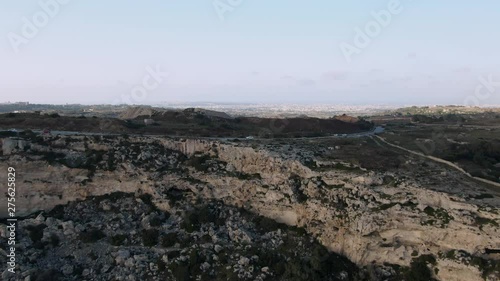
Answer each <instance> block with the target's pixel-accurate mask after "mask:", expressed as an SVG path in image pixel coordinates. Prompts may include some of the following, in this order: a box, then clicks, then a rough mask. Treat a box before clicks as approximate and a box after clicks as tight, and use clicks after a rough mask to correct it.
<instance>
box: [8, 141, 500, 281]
mask: <svg viewBox="0 0 500 281" xmlns="http://www.w3.org/2000/svg"><path fill="white" fill-rule="evenodd" d="M11 142H12V141H10V140H9V141H4V142H3V143H4V146H5V143H7V144H8V148H7V149H6V148H5V147H3V151H4V155H3V156H2V158H3V159H2V162H0V169H1V170H2V171H6V168H7V166H13V167H15V168H16V170H17V181H18V182H17V190H16V193H17V202H16V203H17V204H16V207H17V214H18V215H27V214H29V213H32V212H35V211H38V210H49V209H51V208H53V207H54V206H56V205H58V204H65V203H67V202H70V201H75V200H79V199H84V198H86V197H88V196H94V195H103V194H109V193H112V192H117V191H122V192H131V193H149V194H151V195H153V201H154V202H155V203H156V205H157V206H158V207H159V208H162V207H163V208H167V207H168V204H169V203H168V202H167V200H165V199H164V198H163V194H166V193H168V192H171V191H172V190H174V189H175V190H180V191H182V192H187V193H189V194H192V196H194V197H196V198H200V199H218V200H222V201H224V202H225V203H226V204H230V205H234V206H238V207H242V208H245V209H247V210H250V211H252V212H255V213H258V214H260V215H263V216H266V217H269V218H273V219H275V220H277V221H280V222H284V223H287V224H289V225H296V226H299V227H303V228H304V229H306V230H307V231H308V232H309V233H311V234H313V235H314V236H316V237H318V239H319V240H320V241H321V243H323V245H325V246H327V247H328V248H329V249H331V250H332V251H335V252H337V253H341V254H344V255H346V256H347V257H348V258H349V259H351V260H352V261H354V262H355V263H357V264H359V265H363V266H369V265H370V264H372V263H373V262H375V263H377V264H382V263H390V264H398V265H405V266H407V265H409V264H410V262H411V261H412V260H413V259H414V258H416V257H418V256H422V255H433V256H435V257H436V258H437V264H436V265H435V266H434V267H435V268H438V269H439V271H436V272H437V275H436V278H439V279H441V280H484V279H483V278H482V277H481V274H482V272H481V271H480V269H479V268H478V267H477V265H475V264H474V263H472V262H471V261H470V259H469V260H468V259H467V257H465V258H462V259H458V258H451V257H450V255H448V256H447V255H446V253H448V252H450V251H452V250H457V251H458V250H460V251H463V252H466V253H467V255H469V256H470V257H481V258H482V259H485V260H488V261H491V260H493V261H494V260H495V259H498V257H495V256H494V254H488V253H486V249H499V248H500V229H499V227H498V223H499V222H500V215H499V213H498V210H499V209H498V208H495V207H485V206H480V205H477V204H473V203H471V202H466V201H465V200H464V199H463V198H461V197H458V196H453V195H450V194H445V193H441V192H437V191H432V190H429V189H426V188H424V187H421V186H419V185H418V184H416V183H415V182H413V181H412V180H411V179H408V180H406V181H405V182H404V183H401V184H400V185H398V186H397V187H392V186H390V185H388V184H387V183H386V182H385V181H384V176H386V175H385V174H382V173H377V172H373V171H363V170H361V171H349V170H338V169H337V170H335V169H330V170H321V171H313V170H311V169H310V168H308V167H306V166H304V165H303V164H302V163H301V162H300V161H298V160H297V159H295V158H293V157H286V155H280V154H279V153H276V152H275V151H269V150H266V149H264V148H252V147H248V146H245V145H243V144H238V145H237V144H229V143H221V142H219V141H208V140H173V139H167V138H140V137H136V138H127V139H124V138H121V137H115V138H105V137H90V138H89V137H64V138H58V139H57V138H54V137H49V138H46V139H45V140H44V141H38V143H31V144H26V143H23V148H22V149H19V146H16V145H12V144H11ZM0 181H2V182H6V173H1V174H0ZM0 200H1V201H2V202H1V203H2V206H5V197H3V198H1V199H0ZM495 200H498V198H496V199H495ZM1 211H2V212H3V211H4V210H1ZM1 215H2V216H5V213H1ZM494 276H495V273H493V275H491V277H490V278H491V280H496V279H494V278H497V277H494Z"/></svg>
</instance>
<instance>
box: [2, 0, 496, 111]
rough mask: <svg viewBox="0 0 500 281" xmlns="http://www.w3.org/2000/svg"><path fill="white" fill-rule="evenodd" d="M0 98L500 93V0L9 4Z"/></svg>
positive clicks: (419, 100) (461, 98)
mask: <svg viewBox="0 0 500 281" xmlns="http://www.w3.org/2000/svg"><path fill="white" fill-rule="evenodd" d="M3 7H4V9H2V10H1V11H0V34H2V35H3V36H4V40H2V41H1V43H0V60H1V61H2V62H3V63H2V64H1V65H0V75H2V78H3V79H2V80H0V92H1V93H2V95H1V97H0V102H7V101H29V102H31V103H53V104H66V103H81V104H110V103H111V104H119V103H126V104H148V105H155V104H159V103H165V102H181V103H188V102H200V101H209V102H214V103H222V102H229V103H300V104H302V103H306V104H311V103H313V104H314V103H327V104H353V105H354V104H362V105H368V104H387V105H434V104H441V105H448V104H456V105H462V104H469V105H479V106H486V105H494V104H500V95H498V94H495V93H498V92H499V91H500V90H498V88H499V87H498V86H499V84H500V83H498V82H497V81H500V70H499V69H498V65H500V55H499V54H498V49H500V39H498V37H497V36H494V35H493V34H494V26H499V25H500V17H498V11H499V10H500V2H497V1H483V2H481V3H472V2H452V1H441V2H424V1H410V0H401V1H396V0H384V1H382V0H377V1H370V2H369V3H367V2H364V1H349V2H347V1H343V2H331V1H319V0H318V1H310V2H308V3H303V2H301V1H296V0H295V1H284V0H280V1H273V2H272V3H269V2H264V1H262V0H261V1H257V0H254V1H244V0H243V1H226V0H215V1H207V2H204V3H200V2H196V3H195V2H193V1H184V2H178V1H177V2H175V1H171V2H159V1H155V2H146V3H140V4H139V3H137V2H121V1H120V2H119V1H116V0H115V1H107V2H106V3H102V2H97V1H85V2H84V1H68V0H64V1H63V0H58V1H56V0H42V1H22V2H19V1H15V2H14V1H4V2H3Z"/></svg>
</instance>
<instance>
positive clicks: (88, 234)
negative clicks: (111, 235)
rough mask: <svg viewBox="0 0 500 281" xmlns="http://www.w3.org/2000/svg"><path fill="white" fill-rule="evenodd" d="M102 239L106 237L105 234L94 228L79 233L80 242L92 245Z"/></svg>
mask: <svg viewBox="0 0 500 281" xmlns="http://www.w3.org/2000/svg"><path fill="white" fill-rule="evenodd" d="M104 237H106V234H104V232H102V231H101V230H99V229H95V228H91V229H88V230H85V231H83V232H81V233H80V240H81V241H82V242H84V243H94V242H97V241H99V240H101V239H102V238H104Z"/></svg>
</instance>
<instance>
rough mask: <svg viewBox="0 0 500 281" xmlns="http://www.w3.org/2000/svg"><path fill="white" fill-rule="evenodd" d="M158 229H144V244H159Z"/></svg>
mask: <svg viewBox="0 0 500 281" xmlns="http://www.w3.org/2000/svg"><path fill="white" fill-rule="evenodd" d="M158 236H159V234H158V230H157V229H154V228H151V229H145V230H143V231H142V243H143V244H144V246H148V247H150V246H155V245H156V244H158Z"/></svg>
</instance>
